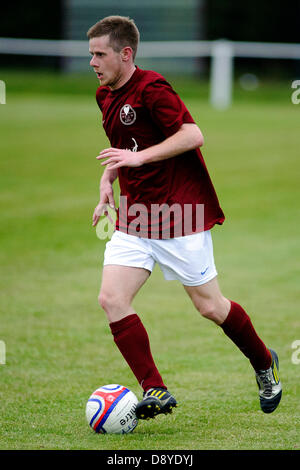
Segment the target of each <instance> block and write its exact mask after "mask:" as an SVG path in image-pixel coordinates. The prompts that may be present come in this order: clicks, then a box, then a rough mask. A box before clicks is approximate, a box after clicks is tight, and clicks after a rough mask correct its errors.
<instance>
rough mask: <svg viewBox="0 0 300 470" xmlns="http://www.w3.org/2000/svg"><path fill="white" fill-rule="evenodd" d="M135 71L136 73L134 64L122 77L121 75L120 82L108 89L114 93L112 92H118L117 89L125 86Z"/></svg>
mask: <svg viewBox="0 0 300 470" xmlns="http://www.w3.org/2000/svg"><path fill="white" fill-rule="evenodd" d="M135 71H136V66H135V65H134V64H132V66H131V67H130V68H128V70H127V71H126V73H124V75H122V77H120V80H119V81H118V82H117V83H116V85H115V86H113V87H110V89H111V90H112V91H114V90H118V89H119V88H121V87H122V86H123V85H125V84H126V83H127V82H128V81H129V80H130V79H131V77H132V75H133V74H134V72H135Z"/></svg>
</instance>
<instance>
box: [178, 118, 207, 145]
mask: <svg viewBox="0 0 300 470" xmlns="http://www.w3.org/2000/svg"><path fill="white" fill-rule="evenodd" d="M182 130H183V131H185V132H186V133H187V138H188V142H189V147H190V150H193V149H196V148H198V147H202V145H203V144H204V137H203V134H202V132H201V130H200V129H199V127H198V126H197V124H183V126H182Z"/></svg>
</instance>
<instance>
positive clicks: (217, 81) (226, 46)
mask: <svg viewBox="0 0 300 470" xmlns="http://www.w3.org/2000/svg"><path fill="white" fill-rule="evenodd" d="M211 55H212V59H211V70H210V102H211V104H212V105H213V107H214V108H218V109H226V108H228V107H229V106H230V105H231V100H232V78H233V45H232V43H231V42H230V41H226V40H223V39H220V40H218V41H214V44H213V45H212V52H211Z"/></svg>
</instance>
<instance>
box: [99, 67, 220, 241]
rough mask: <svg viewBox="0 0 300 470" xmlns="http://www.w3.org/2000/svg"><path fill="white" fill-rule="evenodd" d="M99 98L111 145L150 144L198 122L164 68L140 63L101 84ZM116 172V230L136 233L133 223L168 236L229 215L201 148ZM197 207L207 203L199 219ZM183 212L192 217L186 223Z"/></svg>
mask: <svg viewBox="0 0 300 470" xmlns="http://www.w3.org/2000/svg"><path fill="white" fill-rule="evenodd" d="M96 99H97V103H98V105H99V108H100V110H101V112H102V117H103V120H102V123H103V127H104V129H105V132H106V134H107V137H108V139H109V141H110V143H111V146H112V147H115V148H119V149H130V150H132V151H133V152H134V151H140V150H143V149H146V148H148V147H151V146H152V145H155V144H158V143H160V142H162V141H163V140H165V139H166V138H167V137H169V136H171V135H173V134H174V133H176V132H177V131H178V130H179V129H180V127H181V126H182V125H183V124H184V123H194V120H193V118H192V116H191V115H190V113H189V111H188V110H187V108H186V106H185V105H184V103H183V102H182V100H181V99H180V98H179V96H178V95H177V93H176V92H175V91H174V90H173V89H172V87H171V86H170V84H169V83H168V82H167V81H166V80H165V79H164V78H163V77H162V76H161V75H160V74H158V73H156V72H152V71H144V70H141V69H140V68H138V67H137V68H136V70H135V72H134V74H133V75H132V77H131V78H130V79H129V81H128V82H127V83H126V84H125V85H123V86H122V87H121V88H118V89H116V90H113V91H111V90H110V89H109V88H108V87H104V86H102V87H101V86H100V87H99V88H98V89H97V93H96ZM118 178H119V185H120V195H121V196H122V197H121V200H122V201H121V202H122V203H121V205H120V207H119V211H118V218H117V222H116V229H117V230H121V231H124V232H127V233H133V231H132V230H130V228H132V227H134V233H133V234H138V235H139V236H142V237H146V238H170V237H174V236H181V235H189V234H191V233H194V232H199V231H202V230H209V229H211V228H212V227H213V226H214V225H215V224H222V223H223V221H224V219H225V217H224V214H223V211H222V209H221V208H220V205H219V202H218V198H217V195H216V192H215V190H214V187H213V184H212V182H211V179H210V176H209V173H208V171H207V168H206V165H205V162H204V159H203V156H202V154H201V152H200V149H196V150H191V151H189V152H185V153H184V154H181V155H177V156H176V157H173V158H168V159H165V160H161V161H158V162H153V163H147V164H144V165H142V166H140V167H136V168H133V167H122V168H119V169H118ZM199 207H203V212H202V214H203V216H204V218H203V220H202V221H201V222H199V220H198V219H197V217H196V216H197V214H198V215H199V214H200V213H201V210H200V211H198V209H199ZM141 208H142V209H141ZM143 208H144V210H143ZM168 208H171V210H170V211H169V213H168V210H167V209H168ZM184 218H186V219H187V218H188V221H189V222H190V221H191V223H184ZM200 218H201V217H200ZM164 220H165V221H166V220H168V227H167V230H165V229H166V226H165V225H163V224H164ZM166 233H167V235H166Z"/></svg>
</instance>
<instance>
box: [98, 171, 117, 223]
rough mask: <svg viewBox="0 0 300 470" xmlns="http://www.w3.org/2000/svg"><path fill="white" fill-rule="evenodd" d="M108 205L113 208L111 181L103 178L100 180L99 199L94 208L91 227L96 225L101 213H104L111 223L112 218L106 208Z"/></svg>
mask: <svg viewBox="0 0 300 470" xmlns="http://www.w3.org/2000/svg"><path fill="white" fill-rule="evenodd" d="M108 206H109V207H111V208H112V209H114V210H115V200H114V192H113V187H112V182H111V181H109V180H106V179H105V180H104V181H102V180H101V185H100V201H99V203H98V204H97V206H96V207H95V210H94V214H93V227H95V226H96V225H97V223H98V222H99V219H100V217H101V216H102V215H105V216H106V217H107V218H108V220H109V221H110V222H111V223H113V220H112V218H111V217H110V215H109V213H108V210H107V209H108Z"/></svg>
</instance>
